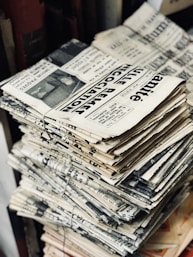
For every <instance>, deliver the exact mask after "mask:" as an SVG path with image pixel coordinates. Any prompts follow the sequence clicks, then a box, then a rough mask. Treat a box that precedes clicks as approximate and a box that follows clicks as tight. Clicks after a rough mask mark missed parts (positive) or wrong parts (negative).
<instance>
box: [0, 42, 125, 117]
mask: <svg viewBox="0 0 193 257" xmlns="http://www.w3.org/2000/svg"><path fill="white" fill-rule="evenodd" d="M67 44H68V47H67V46H66V45H63V46H61V47H60V48H59V49H57V50H55V51H54V52H53V53H51V54H50V55H49V56H48V57H47V58H45V59H42V60H40V61H39V62H38V63H36V64H35V65H33V66H32V67H30V68H28V69H26V70H24V71H22V72H20V73H18V74H16V75H14V76H13V77H11V78H10V79H9V80H8V81H5V82H2V86H1V90H3V92H4V93H6V94H9V95H12V96H17V99H18V100H20V101H22V102H23V103H24V104H27V105H29V106H30V107H31V108H34V109H35V110H38V111H39V113H40V114H42V115H45V114H46V113H47V112H48V111H49V110H50V109H51V108H53V107H54V106H56V105H58V104H59V103H61V102H62V101H65V99H66V98H68V97H69V96H70V95H71V94H74V93H75V92H76V91H77V90H79V89H80V88H81V87H82V86H84V85H85V83H89V82H92V81H96V80H97V79H99V78H100V77H101V76H102V75H103V74H106V73H107V72H108V70H109V71H110V70H111V69H112V68H115V67H117V65H120V63H119V61H118V60H117V59H115V58H113V57H111V56H107V55H106V54H104V53H103V52H101V51H99V50H97V49H96V48H94V47H92V46H88V47H86V46H85V44H83V43H81V42H80V41H78V40H72V41H70V42H69V43H67ZM81 44H83V46H84V47H81V48H80V49H79V52H78V53H77V50H76V49H74V48H75V46H76V45H81ZM75 50H76V51H75ZM69 52H70V53H69ZM70 54H71V55H70ZM73 54H74V55H75V56H73ZM6 82H7V83H6Z"/></svg>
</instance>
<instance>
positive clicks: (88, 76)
mask: <svg viewBox="0 0 193 257" xmlns="http://www.w3.org/2000/svg"><path fill="white" fill-rule="evenodd" d="M155 51H157V49H156V50H155ZM1 91H2V95H1V98H0V106H1V108H3V109H5V110H7V111H8V112H9V113H10V114H11V115H12V116H13V118H14V119H16V120H17V121H18V122H19V124H20V125H19V128H20V130H21V132H22V137H21V139H20V140H19V141H18V142H16V143H15V144H14V146H13V148H12V150H11V153H10V154H9V156H8V162H9V164H10V165H11V166H12V167H13V168H14V169H15V170H18V171H19V172H20V173H21V175H22V177H21V181H20V184H19V187H18V188H17V189H16V191H15V192H14V194H13V196H12V198H11V200H10V208H11V209H13V210H15V211H17V213H18V215H21V216H24V217H30V218H33V219H36V220H37V221H39V222H41V223H42V224H43V225H44V229H45V233H44V234H43V235H42V240H43V241H45V242H46V247H45V249H44V251H45V256H54V255H55V254H57V255H58V256H62V255H63V253H64V252H65V254H66V256H92V257H98V256H100V255H101V256H107V257H108V256H115V257H118V256H130V255H131V256H138V253H137V250H138V249H139V248H140V247H141V246H142V245H143V244H144V243H145V242H146V241H147V240H148V238H150V236H152V234H153V233H154V232H155V231H156V230H157V229H158V227H159V226H160V224H162V222H163V221H164V220H166V219H167V217H168V216H169V215H170V214H171V213H172V212H173V211H174V210H175V209H176V208H177V207H178V206H179V205H180V204H181V203H182V202H183V201H184V200H185V199H186V198H187V197H188V196H189V194H190V193H189V192H190V189H191V181H192V168H191V166H192V162H193V161H192V152H193V144H192V142H193V135H192V119H191V116H190V111H189V105H188V104H187V99H186V97H187V93H186V91H187V89H186V86H185V80H184V78H180V77H176V76H175V77H174V76H168V75H165V74H163V73H161V72H159V71H156V70H152V69H149V68H147V67H144V66H140V65H138V64H133V63H129V62H126V61H125V60H121V59H119V58H117V57H113V56H111V55H109V54H108V53H105V52H103V51H101V50H99V49H97V48H96V47H95V46H94V45H91V46H87V45H86V44H84V43H82V42H80V41H78V40H74V39H73V40H71V41H69V42H67V43H66V44H64V45H63V46H61V47H60V48H59V49H57V50H56V51H54V52H53V53H51V54H50V55H49V56H47V57H46V58H44V59H42V60H40V61H39V62H38V63H36V64H35V65H33V66H32V67H30V68H28V69H26V70H24V71H22V72H20V73H18V74H16V75H15V76H13V77H11V78H9V79H7V80H5V81H2V82H1Z"/></svg>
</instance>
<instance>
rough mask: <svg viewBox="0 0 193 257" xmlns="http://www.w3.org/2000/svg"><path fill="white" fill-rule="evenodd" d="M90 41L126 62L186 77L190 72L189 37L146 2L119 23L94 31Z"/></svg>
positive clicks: (192, 55) (191, 49)
mask: <svg viewBox="0 0 193 257" xmlns="http://www.w3.org/2000/svg"><path fill="white" fill-rule="evenodd" d="M92 44H93V45H94V46H95V47H97V48H99V49H101V50H102V51H104V52H106V53H108V54H110V55H112V56H114V57H116V58H118V59H120V60H124V61H126V62H129V63H130V64H137V65H141V66H143V67H146V68H149V69H152V70H157V71H159V72H161V73H163V74H167V75H175V76H178V77H181V78H184V79H186V80H187V79H189V78H190V77H191V76H192V75H193V69H192V60H193V44H192V40H191V37H190V36H189V35H188V33H187V32H185V31H184V30H183V29H182V28H181V27H179V26H178V25H177V24H175V23H174V22H173V21H171V20H170V19H168V18H167V17H165V16H164V15H162V14H160V13H157V12H156V11H155V10H154V9H153V8H152V7H151V6H150V5H149V4H148V3H146V2H145V3H144V4H142V6H141V7H140V8H139V9H138V10H137V11H136V12H135V13H134V14H133V15H131V16H130V17H129V18H127V19H126V20H125V21H124V23H123V25H122V26H118V27H115V28H114V29H111V30H107V31H104V32H101V33H98V34H96V36H95V40H94V41H93V42H92Z"/></svg>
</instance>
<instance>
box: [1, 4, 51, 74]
mask: <svg viewBox="0 0 193 257" xmlns="http://www.w3.org/2000/svg"><path fill="white" fill-rule="evenodd" d="M0 8H1V9H3V10H4V12H5V14H6V16H7V17H8V18H10V19H11V22H12V26H13V37H14V41H15V51H16V52H15V54H16V63H17V68H18V70H22V69H24V68H27V67H29V66H30V65H32V64H34V63H35V62H37V61H38V60H40V59H41V58H42V57H44V55H45V53H46V34H45V7H44V3H43V2H40V1H39V0H6V1H5V0H0Z"/></svg>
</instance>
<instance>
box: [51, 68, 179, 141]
mask: <svg viewBox="0 0 193 257" xmlns="http://www.w3.org/2000/svg"><path fill="white" fill-rule="evenodd" d="M182 81H183V80H182V79H179V78H176V77H173V78H170V77H167V76H162V75H161V74H157V73H155V72H153V71H150V70H147V69H145V68H139V67H135V66H131V65H128V64H125V65H122V66H120V67H119V68H117V69H115V70H113V71H112V72H111V73H110V74H109V75H107V76H106V77H104V78H103V79H102V80H100V81H98V82H97V83H94V84H91V85H88V86H86V87H84V89H83V90H81V92H79V94H77V95H76V96H75V97H73V98H71V99H70V100H69V101H67V102H66V103H65V104H64V105H61V106H59V107H57V109H56V110H54V111H50V112H49V113H48V114H47V115H48V116H50V117H57V119H61V120H62V119H63V118H65V115H66V113H67V114H72V117H70V115H69V124H72V125H74V126H77V127H79V128H81V129H83V130H87V131H90V130H92V132H93V133H95V134H97V135H100V136H101V139H102V138H110V137H115V136H119V135H121V134H122V133H124V132H126V131H127V130H129V129H131V128H132V127H133V126H135V125H136V124H137V123H138V122H139V121H141V120H142V119H143V118H144V117H145V116H146V115H148V114H149V113H151V112H152V111H153V110H154V109H155V108H156V107H157V106H158V105H159V104H160V103H161V102H162V101H163V100H164V99H165V98H166V97H167V96H168V95H169V94H170V93H171V92H172V91H173V90H174V89H175V88H177V87H178V86H179V85H180V84H181V82H182Z"/></svg>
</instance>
